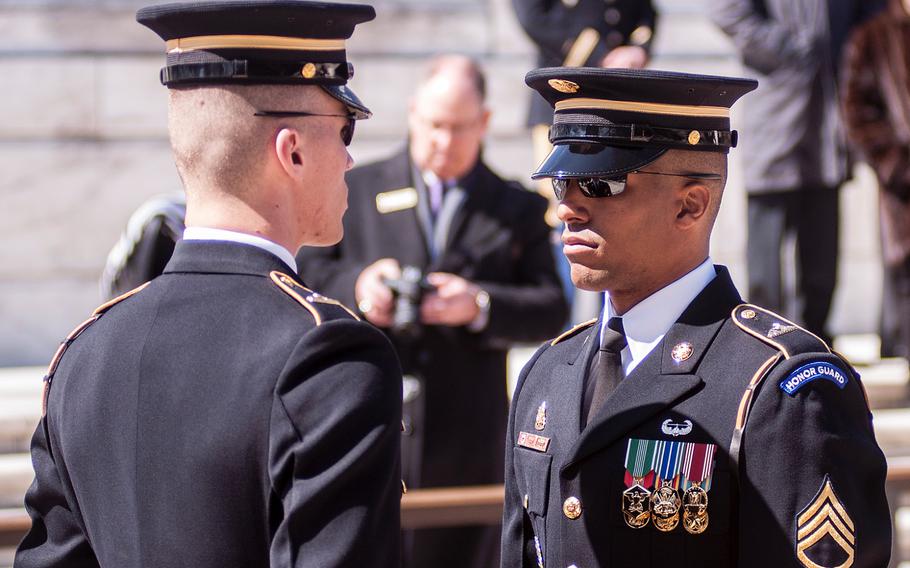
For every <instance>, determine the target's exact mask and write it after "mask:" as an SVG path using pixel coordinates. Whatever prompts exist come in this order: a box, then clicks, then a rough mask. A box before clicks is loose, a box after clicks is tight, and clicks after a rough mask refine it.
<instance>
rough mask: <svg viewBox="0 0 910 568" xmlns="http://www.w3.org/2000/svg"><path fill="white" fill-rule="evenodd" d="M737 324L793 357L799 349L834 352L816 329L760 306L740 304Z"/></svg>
mask: <svg viewBox="0 0 910 568" xmlns="http://www.w3.org/2000/svg"><path fill="white" fill-rule="evenodd" d="M733 321H734V323H736V325H737V327H739V328H740V329H741V330H743V331H745V332H746V333H748V334H749V335H751V336H753V337H756V338H758V339H760V340H761V341H763V342H764V343H767V344H768V345H770V346H772V347H774V348H775V349H777V350H778V351H780V352H781V353H782V354H783V355H784V358H786V359H789V358H790V357H792V356H793V355H797V354H799V353H812V352H820V353H830V352H831V349H830V348H829V347H828V345H827V344H826V343H825V342H824V341H822V339H821V338H819V337H818V336H817V335H815V334H814V333H812V332H810V331H808V330H806V329H803V328H801V327H799V326H798V325H796V324H795V323H793V322H791V321H789V320H787V319H785V318H783V317H781V316H779V315H777V314H775V313H774V312H771V311H769V310H766V309H764V308H760V307H758V306H753V305H752V304H740V305H739V306H736V308H734V310H733Z"/></svg>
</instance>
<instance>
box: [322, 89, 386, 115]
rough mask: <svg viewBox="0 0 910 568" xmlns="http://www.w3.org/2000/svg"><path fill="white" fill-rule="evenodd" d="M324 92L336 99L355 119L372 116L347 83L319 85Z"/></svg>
mask: <svg viewBox="0 0 910 568" xmlns="http://www.w3.org/2000/svg"><path fill="white" fill-rule="evenodd" d="M319 86H320V87H322V88H323V89H324V90H325V92H327V93H328V94H329V95H331V96H332V97H333V98H335V99H338V100H339V101H341V102H342V103H344V105H345V106H346V107H348V110H349V111H350V112H351V114H353V115H354V118H356V119H357V120H364V119H367V118H370V117H371V116H373V113H372V112H371V111H370V109H368V108H367V107H366V105H364V104H363V102H362V101H361V100H360V99H359V98H358V97H357V95H355V94H354V91H352V90H351V89H349V88H348V87H347V85H319Z"/></svg>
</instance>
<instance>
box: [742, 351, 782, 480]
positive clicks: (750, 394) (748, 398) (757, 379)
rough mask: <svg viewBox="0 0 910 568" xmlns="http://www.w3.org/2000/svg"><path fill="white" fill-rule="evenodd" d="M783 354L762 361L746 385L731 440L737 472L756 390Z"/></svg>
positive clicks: (776, 354)
mask: <svg viewBox="0 0 910 568" xmlns="http://www.w3.org/2000/svg"><path fill="white" fill-rule="evenodd" d="M782 356H783V354H782V353H775V354H774V355H772V356H771V357H769V358H768V360H766V361H765V362H764V363H762V365H761V367H759V368H758V370H757V371H755V374H754V375H753V376H752V380H751V381H749V386H747V387H746V392H744V393H743V398H742V400H740V402H739V411H737V413H736V428H734V430H733V439H732V441H731V442H730V458H731V459H732V460H733V471H734V472H735V473H738V472H739V457H740V456H739V454H740V450H741V449H742V441H743V433H744V432H745V431H746V421H747V420H748V419H749V412H750V411H751V410H752V404H753V402H754V401H755V391H756V390H757V389H758V387H759V385H761V383H762V381H764V380H765V377H767V376H768V374H769V373H770V371H771V369H773V368H774V365H776V364H777V362H778V361H780V360H781V357H782Z"/></svg>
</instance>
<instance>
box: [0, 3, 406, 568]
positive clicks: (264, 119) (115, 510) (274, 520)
mask: <svg viewBox="0 0 910 568" xmlns="http://www.w3.org/2000/svg"><path fill="white" fill-rule="evenodd" d="M373 17H374V11H373V8H371V7H370V6H366V5H352V4H325V3H314V2H303V1H295V0H282V1H262V2H255V3H253V2H199V3H193V4H168V5H162V6H154V7H150V8H144V9H142V10H140V11H139V13H138V20H139V22H141V23H142V24H144V25H146V26H148V27H149V28H151V29H152V30H153V31H155V32H156V33H158V34H159V35H160V36H161V37H162V38H163V39H164V40H166V41H167V54H168V55H167V65H166V67H165V68H164V69H163V70H162V73H161V78H162V82H163V83H164V84H165V85H167V86H168V87H169V89H170V90H169V120H170V123H169V126H170V129H169V130H170V135H171V143H172V146H173V149H174V155H175V159H176V163H177V168H178V170H179V172H180V175H181V178H182V179H183V182H184V185H185V189H186V195H187V202H186V204H187V209H186V213H187V217H186V225H187V229H186V232H185V234H184V238H183V240H181V241H180V242H179V243H177V246H176V250H175V251H174V255H173V257H172V258H171V260H170V262H169V263H168V264H167V267H166V268H165V270H164V273H163V275H161V276H159V277H158V278H156V279H155V280H153V281H152V282H150V283H148V284H146V285H144V286H143V287H141V288H140V289H137V290H134V291H132V292H129V293H127V294H125V295H124V296H122V297H120V298H117V299H115V300H112V301H111V302H108V303H107V304H105V305H103V306H101V307H99V308H98V309H97V310H95V312H94V313H93V314H92V315H91V317H90V318H89V319H88V320H87V321H86V322H84V323H83V324H81V325H80V326H79V327H78V328H76V330H75V331H73V332H72V333H71V334H70V335H69V336H68V337H67V338H66V340H65V342H64V343H63V345H62V346H61V348H60V349H59V350H58V352H57V354H56V355H55V357H54V359H53V361H52V363H51V365H50V368H49V370H48V373H47V376H46V378H45V397H44V400H45V404H46V413H45V414H44V416H43V418H42V419H41V422H40V425H39V426H38V428H37V431H36V432H35V435H34V438H33V442H32V459H33V462H34V467H35V481H34V483H33V484H32V486H31V488H30V489H29V491H28V494H27V495H26V508H27V510H28V513H29V515H30V516H31V518H32V527H31V529H30V530H29V532H28V534H27V535H26V537H25V539H24V540H23V541H22V543H21V544H20V546H19V549H18V552H17V554H16V558H15V566H16V567H17V568H30V567H42V568H48V567H58V566H59V567H63V566H66V567H74V566H79V567H91V566H96V567H97V566H112V567H113V566H116V567H127V568H129V567H139V566H145V567H151V566H186V567H193V568H206V567H212V568H215V567H218V568H224V567H228V566H238V567H239V566H244V567H257V566H261V567H263V568H265V567H271V568H275V567H278V566H282V567H291V566H294V567H303V566H311V567H314V568H315V567H318V568H326V567H331V566H383V567H385V566H387V567H397V566H398V558H399V553H398V547H399V541H398V532H399V500H400V494H401V481H400V466H399V451H400V427H401V424H400V419H401V373H400V368H399V365H398V362H397V359H396V357H395V355H394V352H393V350H392V346H391V345H390V343H389V342H388V340H387V339H386V338H385V337H384V336H383V335H382V333H381V332H379V331H378V330H376V329H375V328H374V327H372V326H371V325H369V324H367V323H365V322H362V321H359V318H358V317H357V316H356V315H354V313H353V312H352V311H351V310H349V309H347V308H346V307H345V306H343V305H342V304H340V303H339V302H337V301H335V300H332V299H330V298H327V297H325V296H322V295H320V294H318V293H317V292H315V291H313V290H311V289H308V288H307V287H306V284H304V282H303V279H302V278H301V277H300V276H298V274H297V273H296V266H295V260H294V256H293V254H292V251H296V250H297V248H299V247H300V246H301V245H303V244H311V245H331V244H334V243H336V242H338V241H339V240H340V239H341V236H342V232H343V230H342V223H341V219H342V214H343V212H344V210H345V207H346V198H347V189H346V187H345V184H344V179H343V176H344V172H345V171H346V170H347V169H349V168H350V167H351V165H352V161H351V158H350V155H349V154H348V152H347V149H346V145H347V144H349V143H350V141H351V136H352V134H353V127H354V121H355V120H356V119H358V118H366V117H367V116H369V111H368V109H367V108H366V107H365V106H364V105H363V104H362V103H361V102H360V101H359V100H358V99H357V98H356V97H355V96H354V94H353V93H352V92H351V91H349V90H348V89H347V88H346V86H345V83H346V82H347V79H348V78H349V77H350V75H351V72H352V67H351V65H350V64H349V63H348V62H347V59H346V55H345V47H344V44H345V39H346V38H349V37H350V36H351V34H352V33H353V30H354V27H355V25H356V24H359V23H361V22H365V21H368V20H370V19H372V18H373Z"/></svg>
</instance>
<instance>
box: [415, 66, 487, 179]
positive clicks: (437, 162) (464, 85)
mask: <svg viewBox="0 0 910 568" xmlns="http://www.w3.org/2000/svg"><path fill="white" fill-rule="evenodd" d="M485 89H486V87H485V82H484V78H483V73H482V72H481V71H480V67H479V66H478V65H477V63H476V62H474V61H473V60H471V59H470V58H468V57H464V56H460V55H445V56H440V57H438V58H436V59H434V60H433V61H432V62H431V63H430V66H429V72H428V74H427V77H426V78H425V79H424V80H423V81H422V82H421V83H420V85H419V86H418V88H417V92H416V93H415V94H414V98H413V99H412V101H411V106H410V114H409V117H408V124H409V128H410V134H411V157H412V158H413V160H414V163H415V164H417V167H419V168H420V169H421V170H424V171H431V172H433V173H434V174H436V176H438V177H439V178H441V179H444V180H448V179H455V178H460V177H462V176H464V175H465V174H467V173H468V171H470V170H471V168H472V167H474V164H475V163H476V162H477V160H478V158H479V156H480V146H481V143H482V141H483V137H484V134H486V128H487V123H488V120H489V111H488V110H487V109H486V107H484V104H483V98H484V93H485Z"/></svg>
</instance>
